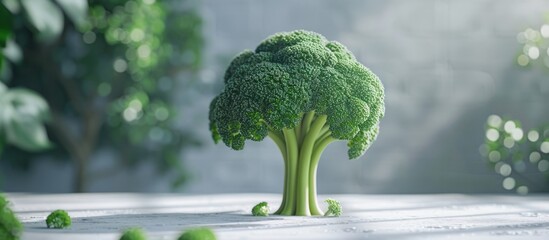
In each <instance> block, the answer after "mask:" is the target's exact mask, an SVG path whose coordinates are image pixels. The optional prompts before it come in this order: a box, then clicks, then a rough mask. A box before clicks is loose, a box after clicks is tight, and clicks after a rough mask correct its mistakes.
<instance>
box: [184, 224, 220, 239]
mask: <svg viewBox="0 0 549 240" xmlns="http://www.w3.org/2000/svg"><path fill="white" fill-rule="evenodd" d="M177 240H216V237H215V234H214V232H213V230H212V229H210V228H205V227H202V228H193V229H189V230H187V231H185V232H184V233H183V234H181V236H179V238H178V239H177Z"/></svg>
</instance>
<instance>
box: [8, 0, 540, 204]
mask: <svg viewBox="0 0 549 240" xmlns="http://www.w3.org/2000/svg"><path fill="white" fill-rule="evenodd" d="M547 10H549V2H547V1H542V0H528V1H512V0H474V1H473V0H467V1H457V0H454V1H450V0H445V1H444V0H443V1H438V0H406V1H405V0H401V1H358V0H354V1H351V0H345V1H335V0H334V1H329V0H305V1H291V0H280V1H275V0H269V1H266V0H265V1H255V0H230V1H213V0H205V1H203V2H202V7H201V13H202V15H203V17H204V20H205V29H204V34H205V38H206V46H207V47H206V49H205V59H206V63H205V64H204V70H203V71H202V73H201V76H200V84H199V86H198V87H197V86H194V87H185V88H184V89H182V90H181V91H182V93H181V95H180V96H179V97H178V100H192V101H191V103H190V104H185V105H181V109H180V110H181V112H182V114H181V116H183V117H182V119H181V126H182V127H185V128H189V126H193V127H192V128H193V131H194V134H196V135H197V136H198V137H199V138H200V139H201V140H202V141H204V143H205V144H204V145H203V146H202V147H200V148H196V149H191V150H189V151H186V152H185V153H184V154H183V155H182V161H184V162H185V165H186V166H187V167H188V169H189V171H190V172H191V174H192V180H191V181H190V182H189V183H188V185H187V187H186V188H184V189H183V190H184V191H185V192H191V193H217V192H281V189H282V183H283V170H282V160H281V156H280V154H279V152H278V150H277V149H276V146H275V145H274V144H273V143H272V142H271V141H270V140H268V139H267V140H265V141H264V142H260V143H256V142H248V143H247V146H246V149H245V150H244V151H232V150H230V149H228V148H226V147H225V146H224V145H223V144H220V145H214V144H213V143H212V142H211V140H210V138H209V132H208V131H207V120H206V119H207V109H208V105H209V101H210V100H211V98H212V97H213V96H214V94H217V93H218V92H219V91H220V90H221V88H222V85H221V77H222V74H223V70H224V68H225V67H226V65H227V64H228V62H229V61H230V59H231V58H232V57H233V56H234V55H236V54H237V53H239V52H240V51H242V50H243V49H246V48H248V49H253V48H255V46H257V44H258V43H259V42H260V41H261V40H262V39H264V38H265V37H267V36H268V35H270V34H272V33H275V32H279V31H290V30H295V29H307V30H312V31H316V32H319V33H321V34H323V35H325V36H326V37H327V38H328V39H330V40H337V41H340V42H342V43H343V44H344V45H346V46H347V47H348V48H349V49H350V50H351V51H353V52H354V53H355V55H356V56H357V58H358V60H359V61H360V62H362V63H363V64H364V65H366V66H368V67H369V68H370V69H371V70H372V71H374V72H375V73H376V74H377V75H378V76H379V77H380V78H381V80H382V82H383V84H384V85H385V89H386V109H387V111H386V117H385V118H384V119H383V121H382V124H381V132H380V135H379V137H378V140H377V141H376V142H375V143H374V144H373V146H372V147H371V148H370V150H369V151H368V152H367V153H366V155H365V157H362V158H360V159H358V160H354V161H349V160H347V159H346V146H345V144H344V143H337V144H333V145H332V146H331V147H329V148H328V150H327V151H326V152H325V153H324V155H323V158H322V160H321V164H320V167H319V173H318V175H319V180H318V184H319V192H320V193H426V192H500V191H503V189H502V188H501V179H502V178H501V176H498V175H497V174H495V173H494V172H493V170H491V169H489V167H488V166H487V164H486V163H485V162H484V161H483V160H482V158H481V156H480V154H479V151H478V147H479V145H480V144H481V143H482V142H483V138H484V131H483V130H484V123H485V120H486V118H487V116H489V115H490V114H492V113H497V114H501V115H507V116H511V117H513V118H518V119H519V120H521V121H523V123H524V125H525V127H526V128H528V127H533V126H536V125H537V124H540V123H542V122H543V120H544V119H548V117H549V113H548V112H549V111H548V110H549V107H548V106H547V103H548V102H549V99H548V95H549V81H547V80H546V78H547V77H546V75H545V76H544V75H543V71H541V70H540V69H530V70H526V69H523V68H518V67H517V66H516V64H515V58H516V56H517V53H518V51H519V49H520V47H521V46H520V45H519V44H518V43H517V40H516V36H517V33H518V32H520V31H522V30H524V29H525V28H526V27H529V26H532V27H538V26H540V25H541V23H542V21H543V14H544V13H545V12H546V11H547ZM102 154H103V155H102ZM108 158H109V157H108V153H100V154H98V155H97V156H96V160H97V161H95V162H94V167H97V168H99V167H101V166H102V165H105V164H107V165H108V164H109V163H108V162H109V161H108ZM2 174H4V176H5V182H9V183H10V184H15V185H14V186H13V187H11V188H13V189H12V190H14V191H20V190H23V191H54V192H59V191H68V190H69V189H70V184H69V183H68V180H69V179H70V178H71V167H70V165H68V164H66V163H62V162H58V161H53V160H49V159H44V160H43V161H42V162H41V163H39V164H37V165H35V166H34V167H33V168H32V169H31V171H30V172H18V171H17V170H14V169H11V168H5V167H3V169H2ZM44 178H49V179H50V181H43V180H44ZM8 190H9V189H8ZM90 190H92V191H169V190H170V189H169V186H168V184H167V177H166V176H159V175H158V174H157V173H155V172H154V171H152V170H150V167H149V166H147V165H142V166H140V167H138V168H137V169H131V170H127V171H126V172H123V173H120V174H115V175H113V176H109V177H106V178H102V179H99V180H96V181H94V182H93V183H92V185H91V186H90Z"/></svg>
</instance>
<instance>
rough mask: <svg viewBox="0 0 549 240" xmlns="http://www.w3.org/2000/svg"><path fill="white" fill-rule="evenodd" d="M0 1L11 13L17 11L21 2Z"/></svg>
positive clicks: (15, 0)
mask: <svg viewBox="0 0 549 240" xmlns="http://www.w3.org/2000/svg"><path fill="white" fill-rule="evenodd" d="M1 3H2V4H3V5H4V6H5V7H6V8H7V9H8V10H10V12H11V13H12V14H17V13H19V10H21V4H19V1H18V0H2V1H1Z"/></svg>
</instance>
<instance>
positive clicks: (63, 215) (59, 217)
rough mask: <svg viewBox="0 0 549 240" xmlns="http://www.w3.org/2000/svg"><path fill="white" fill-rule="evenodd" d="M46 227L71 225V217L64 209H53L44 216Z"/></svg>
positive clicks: (66, 226)
mask: <svg viewBox="0 0 549 240" xmlns="http://www.w3.org/2000/svg"><path fill="white" fill-rule="evenodd" d="M46 225H47V226H48V228H68V227H70V226H71V217H70V216H69V214H68V213H67V211H65V210H55V211H53V212H51V213H50V215H48V217H47V218H46Z"/></svg>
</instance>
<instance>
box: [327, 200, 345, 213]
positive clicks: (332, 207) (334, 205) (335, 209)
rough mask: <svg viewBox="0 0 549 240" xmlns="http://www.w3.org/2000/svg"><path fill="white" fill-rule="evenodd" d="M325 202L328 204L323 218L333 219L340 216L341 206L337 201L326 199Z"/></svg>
mask: <svg viewBox="0 0 549 240" xmlns="http://www.w3.org/2000/svg"><path fill="white" fill-rule="evenodd" d="M325 202H326V203H328V211H326V213H325V214H324V216H334V217H339V216H341V213H342V209H341V204H340V203H339V202H338V201H336V200H334V199H331V198H328V199H326V201H325Z"/></svg>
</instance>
